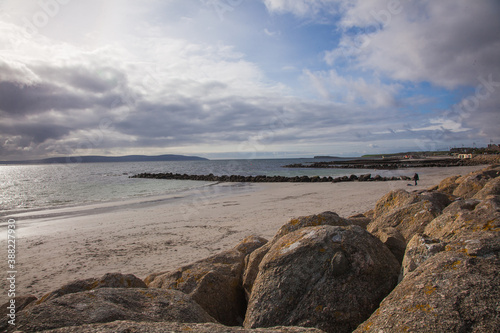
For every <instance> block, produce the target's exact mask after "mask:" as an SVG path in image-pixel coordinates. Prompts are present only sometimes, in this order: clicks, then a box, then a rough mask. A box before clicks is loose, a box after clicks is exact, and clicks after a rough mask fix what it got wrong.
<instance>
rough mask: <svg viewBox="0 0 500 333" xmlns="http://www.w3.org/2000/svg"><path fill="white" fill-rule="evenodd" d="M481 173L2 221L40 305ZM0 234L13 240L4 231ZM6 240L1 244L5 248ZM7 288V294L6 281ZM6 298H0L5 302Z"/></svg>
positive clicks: (158, 201) (206, 194) (212, 193)
mask: <svg viewBox="0 0 500 333" xmlns="http://www.w3.org/2000/svg"><path fill="white" fill-rule="evenodd" d="M483 167H484V166H475V167H456V168H425V169H418V170H402V171H400V174H401V175H408V176H411V175H413V173H414V172H418V173H419V175H420V182H419V184H418V186H416V187H415V186H408V184H409V183H412V182H408V181H391V182H346V183H337V184H332V183H272V184H229V183H226V184H217V185H213V186H209V187H206V188H204V189H203V190H197V191H194V192H193V193H190V194H189V195H187V196H186V197H185V198H183V199H182V200H177V199H176V198H175V197H167V196H165V197H150V198H143V199H136V200H131V201H127V202H120V203H106V204H99V205H92V206H81V207H71V208H63V209H54V210H46V211H38V212H28V213H20V214H16V215H12V216H9V217H3V218H2V219H3V220H5V221H3V220H2V221H1V222H2V225H3V224H5V223H4V222H6V221H7V218H12V219H14V220H15V221H16V227H17V234H16V237H17V239H16V249H17V254H16V265H17V267H16V269H17V278H16V294H17V295H24V294H33V295H35V296H37V297H41V296H42V295H43V294H44V293H47V292H49V291H51V290H53V289H56V288H58V287H60V286H62V285H63V284H65V283H67V282H70V281H72V280H75V279H84V278H90V277H100V276H102V275H104V274H105V273H109V272H121V273H126V274H129V273H131V274H134V275H136V276H138V277H140V278H145V277H146V276H147V275H149V274H150V273H154V272H160V271H169V270H172V269H175V268H177V267H179V266H182V265H185V264H188V263H190V262H193V261H196V260H199V259H202V258H205V257H207V256H209V255H212V254H215V253H217V252H220V251H223V250H226V249H229V248H231V247H233V246H234V245H235V244H237V243H238V242H239V241H240V240H242V239H243V238H245V237H246V236H249V235H258V236H262V237H265V238H267V239H270V238H271V237H272V236H273V235H274V234H275V232H276V231H277V230H278V228H279V227H280V226H281V225H282V224H284V223H285V222H287V221H288V220H289V219H290V218H292V217H297V216H303V215H309V214H317V213H321V212H323V211H328V210H329V211H334V212H336V213H338V214H339V215H340V216H343V217H348V216H350V215H353V214H357V213H363V212H365V211H367V210H370V209H372V208H373V207H374V205H375V203H376V202H377V200H378V199H379V198H380V197H382V196H383V195H384V194H386V193H387V192H389V191H391V190H394V189H405V190H408V191H413V190H423V189H426V188H428V187H430V186H433V185H437V184H438V183H439V182H440V181H441V180H442V179H444V178H446V177H448V176H451V175H457V174H460V175H465V174H467V173H469V172H471V171H474V170H478V169H481V168H483ZM159 181H161V180H159ZM1 229H2V234H3V235H6V227H5V226H2V227H1ZM6 238H7V237H2V240H1V242H0V246H1V247H2V248H3V249H6V248H7V245H6V243H7V241H6ZM5 253H6V252H5ZM5 262H6V261H5ZM6 264H7V263H6ZM6 264H5V265H6ZM7 270H8V269H5V270H4V272H6V271H7ZM1 281H2V283H1V288H2V290H4V291H5V290H7V289H8V288H7V284H6V279H2V280H1ZM6 300H7V293H6V292H2V293H1V298H0V302H2V303H3V302H5V301H6Z"/></svg>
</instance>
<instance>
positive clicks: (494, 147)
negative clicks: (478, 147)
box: [488, 143, 500, 151]
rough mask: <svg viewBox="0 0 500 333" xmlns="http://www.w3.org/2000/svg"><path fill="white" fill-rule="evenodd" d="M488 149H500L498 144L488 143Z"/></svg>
mask: <svg viewBox="0 0 500 333" xmlns="http://www.w3.org/2000/svg"><path fill="white" fill-rule="evenodd" d="M488 150H493V151H500V145H495V144H491V143H490V144H489V145H488Z"/></svg>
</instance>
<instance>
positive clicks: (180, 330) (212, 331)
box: [43, 321, 323, 333]
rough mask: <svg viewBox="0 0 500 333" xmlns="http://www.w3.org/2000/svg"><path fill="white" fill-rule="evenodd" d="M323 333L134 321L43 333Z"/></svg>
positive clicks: (314, 330) (296, 329)
mask: <svg viewBox="0 0 500 333" xmlns="http://www.w3.org/2000/svg"><path fill="white" fill-rule="evenodd" d="M136 332H141V333H165V332H169V333H185V332H196V333H323V331H322V330H319V329H316V328H305V327H284V326H279V327H272V328H259V329H245V328H243V327H235V326H232V327H229V326H224V325H221V324H214V323H202V324H195V323H193V324H191V323H189V324H186V323H176V322H170V323H147V322H141V323H137V322H133V321H115V322H112V323H106V324H89V325H82V326H73V327H65V328H58V329H54V330H48V331H43V333H136Z"/></svg>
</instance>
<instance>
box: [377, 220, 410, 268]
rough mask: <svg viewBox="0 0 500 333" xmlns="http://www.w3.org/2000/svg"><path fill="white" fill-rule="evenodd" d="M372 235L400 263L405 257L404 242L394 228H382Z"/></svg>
mask: <svg viewBox="0 0 500 333" xmlns="http://www.w3.org/2000/svg"><path fill="white" fill-rule="evenodd" d="M373 235H374V236H375V237H377V238H378V239H380V241H381V242H382V243H384V244H385V246H387V247H388V248H389V250H390V251H391V252H392V254H394V257H396V259H397V260H398V261H399V262H400V263H401V262H402V261H403V257H404V255H405V250H406V241H405V238H404V237H403V235H401V233H400V232H399V231H398V229H396V228H382V229H379V230H377V232H374V233H373Z"/></svg>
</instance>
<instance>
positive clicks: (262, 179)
mask: <svg viewBox="0 0 500 333" xmlns="http://www.w3.org/2000/svg"><path fill="white" fill-rule="evenodd" d="M130 178H150V179H176V180H200V181H208V182H234V183H327V182H333V183H339V182H352V181H360V182H368V181H391V180H410V177H407V176H401V177H382V176H380V175H375V176H374V177H372V175H371V174H365V175H360V176H357V175H350V176H343V177H335V178H333V177H319V176H312V177H309V176H295V177H285V176H265V175H263V176H238V175H230V176H229V175H223V176H215V175H213V174H209V175H188V174H180V173H171V172H167V173H139V174H137V175H134V176H130Z"/></svg>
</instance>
